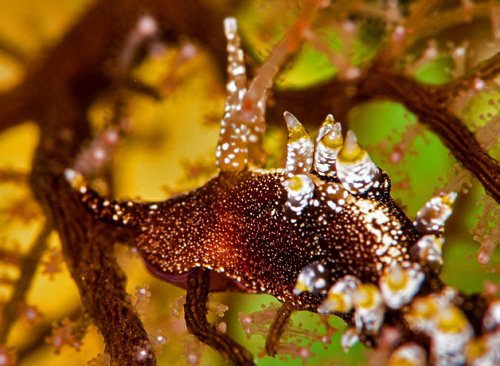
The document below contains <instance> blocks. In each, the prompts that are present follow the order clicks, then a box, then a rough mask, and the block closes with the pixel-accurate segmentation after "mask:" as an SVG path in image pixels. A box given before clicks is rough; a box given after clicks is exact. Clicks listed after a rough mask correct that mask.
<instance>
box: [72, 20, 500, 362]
mask: <svg viewBox="0 0 500 366" xmlns="http://www.w3.org/2000/svg"><path fill="white" fill-rule="evenodd" d="M224 25H225V31H226V36H227V39H228V47H227V49H228V53H229V66H228V74H229V81H228V84H227V93H228V97H227V101H226V107H225V115H224V117H223V119H222V123H221V128H220V137H219V142H218V145H217V149H216V164H217V166H218V167H219V169H220V172H219V174H218V175H217V176H216V177H214V178H213V179H211V180H210V181H208V182H207V183H206V184H205V185H204V186H202V187H200V188H198V189H196V190H194V191H192V192H189V193H187V194H184V195H180V196H177V197H174V198H171V199H168V200H165V201H162V202H151V203H146V202H132V201H116V200H111V199H107V198H104V197H101V196H99V195H98V194H97V193H96V192H95V191H93V190H92V189H91V188H90V187H89V186H88V185H87V183H86V181H85V179H84V177H83V176H82V174H81V172H78V171H76V170H74V169H73V170H72V169H69V170H67V171H66V178H67V179H68V181H69V182H70V183H71V184H72V186H73V187H74V188H75V190H77V191H78V193H79V195H80V199H81V201H82V202H83V204H84V205H85V206H86V207H87V208H88V209H89V210H90V212H91V213H93V215H95V217H97V218H98V219H100V220H104V221H107V222H109V223H111V224H113V225H117V226H121V227H124V228H126V229H129V230H131V231H132V232H133V236H134V246H135V248H136V249H137V252H138V253H139V255H140V256H141V258H142V259H143V261H144V263H145V264H146V266H147V267H148V268H149V269H150V270H151V271H152V272H153V273H154V274H155V275H157V276H159V277H161V278H163V279H165V280H167V281H170V282H173V283H176V284H178V285H183V286H185V287H187V291H188V293H187V304H186V308H185V309H186V322H187V325H188V330H189V331H191V332H192V333H194V334H195V335H196V336H198V337H199V338H200V339H201V340H202V341H203V342H205V343H208V344H209V345H210V346H212V347H214V348H215V349H217V350H218V351H219V352H221V353H222V354H223V355H224V356H226V357H228V358H229V359H230V360H231V361H232V362H234V363H236V364H252V363H253V359H252V356H251V355H250V354H249V352H248V351H246V350H245V349H244V348H243V347H241V346H240V345H239V344H237V343H236V342H234V341H232V340H231V339H230V338H229V337H228V336H227V335H225V334H222V333H221V332H219V331H218V330H216V329H215V328H214V327H212V326H210V325H209V324H208V323H207V321H206V317H205V312H206V308H205V304H206V296H207V293H208V291H216V290H219V291H220V290H238V291H245V292H250V293H268V294H270V295H273V296H274V297H276V298H277V299H279V300H280V301H281V302H283V304H284V305H283V307H282V311H280V312H278V315H277V317H281V318H284V319H286V318H287V317H288V316H290V315H289V314H290V312H291V311H290V310H291V309H292V310H308V311H313V312H320V313H334V314H337V315H339V316H341V317H342V318H343V319H345V321H346V322H347V323H348V324H349V327H348V328H347V330H346V331H345V333H344V335H343V336H342V339H341V342H342V345H343V346H344V347H345V348H348V347H349V346H350V345H352V344H354V343H355V342H356V341H357V340H358V339H359V340H361V341H363V342H364V343H365V344H368V345H374V343H375V342H376V339H377V336H378V335H379V334H380V333H381V329H382V328H383V327H384V326H393V327H396V328H397V329H398V330H399V331H400V333H401V336H400V337H399V341H398V342H397V343H396V344H395V345H394V351H393V353H392V355H391V358H390V362H392V364H394V365H396V364H403V363H404V364H407V365H425V364H427V363H434V364H438V365H461V364H464V363H466V362H467V363H469V364H471V365H489V364H494V363H495V362H498V361H499V360H500V356H499V351H498V349H500V330H499V329H500V328H499V325H500V303H498V302H493V303H491V304H488V303H487V301H486V300H485V299H484V298H482V297H481V296H466V295H463V294H460V293H459V292H458V291H456V290H454V289H452V288H450V287H447V286H445V284H444V283H442V282H441V280H440V279H439V271H440V268H441V266H442V264H443V260H442V256H441V247H442V244H443V237H442V232H443V227H444V223H445V221H446V219H447V218H448V217H449V216H450V214H451V211H452V209H451V205H452V203H453V201H454V199H455V197H456V194H455V193H449V194H447V195H441V196H438V197H434V198H432V199H431V200H430V201H429V202H428V203H427V204H426V205H425V207H424V208H422V210H420V211H419V212H418V213H417V215H416V218H415V220H414V221H412V220H410V219H409V218H408V217H407V216H406V215H405V213H404V212H403V211H402V209H401V208H400V207H399V206H398V205H397V204H396V202H395V201H394V200H393V199H392V198H391V195H390V189H391V183H390V179H389V177H388V176H387V174H386V173H385V172H384V171H383V170H381V169H380V168H379V167H378V166H377V165H376V164H375V163H374V162H373V161H372V160H371V158H370V156H369V155H368V153H367V151H366V150H364V149H363V148H362V147H361V146H360V145H359V143H358V141H357V139H356V136H355V134H354V132H353V131H347V133H346V134H345V138H344V136H343V134H342V131H341V125H340V123H338V122H336V121H335V120H334V118H333V116H332V115H328V116H327V117H326V119H325V121H324V122H323V124H322V125H321V127H320V128H319V132H318V135H317V138H316V141H313V139H312V138H311V136H310V135H309V133H308V132H307V131H306V129H305V128H304V127H303V125H302V124H301V123H300V121H299V120H298V119H297V118H296V117H295V116H293V115H292V114H291V113H289V112H285V113H284V118H285V122H286V125H287V128H288V145H287V158H286V166H285V168H284V169H275V170H264V169H262V168H261V166H262V163H263V161H264V158H263V157H264V154H263V150H262V144H261V141H262V136H263V134H264V131H265V124H264V123H263V121H264V113H265V102H266V100H265V91H264V92H263V93H261V94H260V95H259V94H258V93H257V94H255V93H254V94H252V95H249V93H250V92H249V91H248V90H247V80H246V71H245V65H244V61H243V52H242V50H241V48H240V40H239V37H238V33H237V26H236V21H235V19H233V18H228V19H226V21H225V24H224ZM249 106H250V107H249ZM285 323H286V322H284V321H281V322H280V321H275V322H274V323H273V327H275V328H276V327H278V328H279V327H280V324H281V326H282V325H283V324H285ZM280 332H282V329H274V328H272V329H271V331H270V333H272V334H271V335H270V336H269V337H268V342H267V345H266V349H267V350H268V352H269V353H270V354H273V353H274V349H273V344H272V342H275V341H279V334H281V333H280ZM488 362H490V363H488Z"/></svg>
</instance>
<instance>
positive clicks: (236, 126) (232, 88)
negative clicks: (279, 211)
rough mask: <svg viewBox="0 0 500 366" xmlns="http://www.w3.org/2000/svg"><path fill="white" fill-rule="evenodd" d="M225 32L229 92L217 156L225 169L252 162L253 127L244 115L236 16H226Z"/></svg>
mask: <svg viewBox="0 0 500 366" xmlns="http://www.w3.org/2000/svg"><path fill="white" fill-rule="evenodd" d="M224 32H225V34H226V38H227V52H228V67H227V71H228V82H227V86H226V89H227V93H228V94H227V99H226V107H225V110H224V117H223V119H222V121H221V128H220V135H219V142H218V144H217V150H216V152H215V157H216V164H217V166H219V167H220V168H221V169H223V170H242V169H243V168H244V167H245V166H246V165H247V163H248V136H249V129H248V126H247V125H246V124H245V123H244V122H243V119H242V118H241V106H242V101H243V98H244V96H245V93H246V82H247V78H246V70H245V62H244V60H243V51H242V50H241V47H240V43H241V41H240V37H239V36H238V25H237V22H236V19H235V18H226V19H224Z"/></svg>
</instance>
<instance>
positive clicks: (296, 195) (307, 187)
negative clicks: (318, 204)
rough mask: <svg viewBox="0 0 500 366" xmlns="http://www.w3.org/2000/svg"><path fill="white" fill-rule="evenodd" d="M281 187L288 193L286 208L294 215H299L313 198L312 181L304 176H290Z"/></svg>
mask: <svg viewBox="0 0 500 366" xmlns="http://www.w3.org/2000/svg"><path fill="white" fill-rule="evenodd" d="M283 187H285V189H286V191H287V193H288V199H287V201H286V206H287V208H289V209H290V210H292V211H293V212H294V213H295V214H297V215H300V214H301V213H302V210H304V208H306V206H307V205H308V204H309V200H310V199H311V198H312V197H313V194H314V182H313V180H312V179H311V177H309V176H308V175H306V174H297V175H294V176H292V178H289V179H285V180H284V181H283Z"/></svg>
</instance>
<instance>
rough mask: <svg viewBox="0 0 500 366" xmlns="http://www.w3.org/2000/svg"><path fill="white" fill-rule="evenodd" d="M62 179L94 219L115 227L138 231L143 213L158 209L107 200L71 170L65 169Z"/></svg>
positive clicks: (80, 175) (143, 218)
mask: <svg viewBox="0 0 500 366" xmlns="http://www.w3.org/2000/svg"><path fill="white" fill-rule="evenodd" d="M64 177H65V178H66V180H67V181H68V183H69V184H70V185H71V187H72V188H73V189H74V190H76V191H78V192H79V194H80V201H81V202H82V203H83V204H84V205H85V206H86V208H87V209H88V210H89V211H90V212H92V213H93V214H94V215H95V217H96V218H98V219H99V220H102V221H106V222H109V223H111V224H114V225H117V226H122V227H126V228H130V229H140V228H142V227H143V225H144V220H145V219H146V217H147V215H146V214H145V213H147V212H148V211H154V210H156V209H157V208H158V207H157V206H158V205H157V204H146V203H138V202H132V201H115V200H108V199H106V198H104V197H102V196H100V195H99V194H98V193H97V192H95V191H94V190H92V189H91V188H89V186H88V183H87V182H86V180H85V178H84V177H83V176H82V174H80V173H78V172H77V171H75V170H73V169H66V170H65V172H64Z"/></svg>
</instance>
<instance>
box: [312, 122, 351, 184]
mask: <svg viewBox="0 0 500 366" xmlns="http://www.w3.org/2000/svg"><path fill="white" fill-rule="evenodd" d="M343 142H344V139H343V137H342V127H341V125H340V123H338V122H337V123H336V122H335V119H334V118H333V116H332V115H331V114H329V115H328V116H327V117H326V119H325V121H324V122H323V124H322V125H321V127H320V129H319V131H318V137H317V138H316V148H315V151H314V170H316V172H318V174H319V175H322V176H327V177H335V176H336V175H337V171H336V168H335V162H336V161H337V155H338V154H339V152H340V150H341V149H342V144H343Z"/></svg>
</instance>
